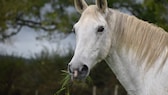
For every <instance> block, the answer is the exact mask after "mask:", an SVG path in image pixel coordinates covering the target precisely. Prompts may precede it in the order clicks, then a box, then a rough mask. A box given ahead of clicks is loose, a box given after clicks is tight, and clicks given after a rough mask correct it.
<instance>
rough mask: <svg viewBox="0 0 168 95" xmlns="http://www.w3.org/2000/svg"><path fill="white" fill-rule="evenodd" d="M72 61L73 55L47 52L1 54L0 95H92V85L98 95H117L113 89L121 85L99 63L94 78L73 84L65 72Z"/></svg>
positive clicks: (108, 70) (104, 66)
mask: <svg viewBox="0 0 168 95" xmlns="http://www.w3.org/2000/svg"><path fill="white" fill-rule="evenodd" d="M71 58H72V53H70V54H68V55H67V56H59V55H58V54H54V55H53V56H51V55H49V54H48V52H47V51H46V52H42V53H41V54H40V55H35V57H32V58H31V59H24V58H22V57H15V56H14V55H11V56H7V55H6V56H4V55H1V56H0V94H1V95H34V94H35V95H54V94H55V95H73V94H77V95H92V88H93V86H96V87H97V95H110V94H104V93H106V92H108V93H111V94H112V93H113V92H114V86H115V85H116V84H119V83H118V81H117V80H116V79H115V77H114V75H113V74H112V71H111V70H110V69H109V68H108V67H107V65H106V64H105V63H104V62H102V63H99V64H98V65H97V67H95V68H94V69H93V71H91V72H92V73H91V76H90V77H91V78H90V77H88V78H87V80H86V81H83V82H79V81H75V82H73V83H72V81H71V80H70V76H69V74H68V73H67V71H66V70H67V64H68V63H69V61H70V60H71ZM100 70H101V71H102V72H100ZM103 75H104V76H103ZM107 76H108V77H107ZM109 76H111V77H109ZM91 79H93V81H92V80H91ZM106 88H109V89H108V90H107V89H106ZM120 88H121V86H120ZM123 91H124V90H123V88H121V90H120V91H119V92H122V93H124V94H125V92H123ZM124 94H122V95H124Z"/></svg>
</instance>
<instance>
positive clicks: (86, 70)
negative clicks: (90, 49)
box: [81, 65, 88, 73]
mask: <svg viewBox="0 0 168 95" xmlns="http://www.w3.org/2000/svg"><path fill="white" fill-rule="evenodd" d="M81 72H85V73H87V72H88V66H86V65H83V67H82V69H81Z"/></svg>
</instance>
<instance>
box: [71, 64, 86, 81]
mask: <svg viewBox="0 0 168 95" xmlns="http://www.w3.org/2000/svg"><path fill="white" fill-rule="evenodd" d="M68 71H69V74H70V75H71V79H72V80H74V79H77V80H84V79H85V78H86V77H87V75H88V73H89V68H88V66H87V65H80V66H78V67H73V65H72V64H69V65H68Z"/></svg>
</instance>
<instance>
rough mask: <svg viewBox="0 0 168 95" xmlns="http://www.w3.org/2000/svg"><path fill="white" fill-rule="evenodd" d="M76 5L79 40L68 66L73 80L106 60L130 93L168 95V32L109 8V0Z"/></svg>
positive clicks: (77, 3)
mask: <svg viewBox="0 0 168 95" xmlns="http://www.w3.org/2000/svg"><path fill="white" fill-rule="evenodd" d="M75 7H76V9H77V11H78V12H79V13H81V18H80V19H79V21H78V22H77V23H76V24H75V25H74V27H73V30H74V32H75V34H76V39H77V42H76V49H75V53H74V56H73V58H72V60H71V62H70V63H69V66H68V68H69V73H70V74H71V76H72V78H73V79H85V77H86V76H88V74H89V72H90V69H91V68H93V67H94V66H95V65H96V63H98V62H100V61H101V60H105V61H106V62H107V64H108V65H109V67H110V68H111V69H112V71H113V72H114V73H115V75H116V76H117V78H118V80H119V81H120V82H121V84H122V85H123V86H124V88H125V89H126V91H127V92H128V94H129V95H168V33H166V32H165V31H164V30H163V29H161V28H159V27H157V26H155V25H153V24H150V23H148V22H144V21H142V20H139V19H138V18H136V17H134V16H129V15H127V14H124V13H121V12H119V11H116V10H113V9H110V8H108V6H107V1H106V0H96V5H90V6H88V5H87V4H86V2H85V1H84V0H75ZM100 72H101V71H100ZM107 77H108V76H107Z"/></svg>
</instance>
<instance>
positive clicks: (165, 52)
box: [111, 10, 168, 69]
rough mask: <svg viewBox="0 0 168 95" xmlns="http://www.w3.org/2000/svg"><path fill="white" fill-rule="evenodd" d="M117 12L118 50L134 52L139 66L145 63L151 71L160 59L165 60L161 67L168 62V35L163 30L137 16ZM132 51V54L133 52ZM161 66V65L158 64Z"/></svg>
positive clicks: (161, 62)
mask: <svg viewBox="0 0 168 95" xmlns="http://www.w3.org/2000/svg"><path fill="white" fill-rule="evenodd" d="M114 12H115V15H116V16H115V19H116V21H115V24H116V26H115V29H114V31H115V33H116V35H117V42H116V43H120V44H118V49H120V48H121V46H122V47H125V48H126V51H128V52H129V51H130V50H131V51H134V53H135V55H134V58H137V59H138V62H137V64H142V63H145V65H146V67H147V68H148V69H149V68H150V67H151V66H153V65H154V64H155V63H156V62H158V61H157V60H158V59H159V58H161V57H162V58H163V60H161V61H159V62H160V67H159V68H161V67H163V66H164V64H165V63H166V61H168V33H167V32H166V31H165V30H163V29H162V28H160V27H158V26H156V25H153V24H150V23H148V22H145V21H142V20H140V19H138V18H136V17H135V16H130V15H127V14H123V13H121V12H118V11H115V10H111V13H114ZM131 51H130V52H131ZM157 64H159V63H157Z"/></svg>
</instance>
